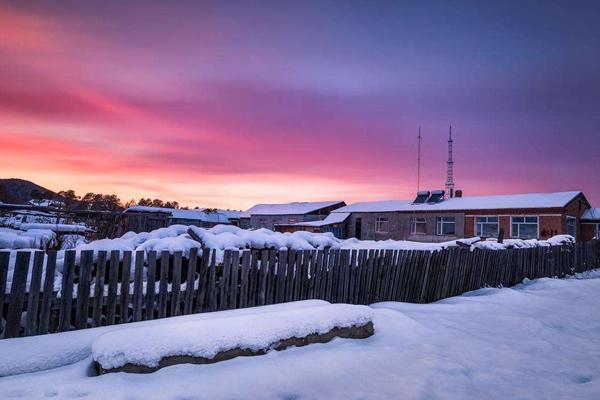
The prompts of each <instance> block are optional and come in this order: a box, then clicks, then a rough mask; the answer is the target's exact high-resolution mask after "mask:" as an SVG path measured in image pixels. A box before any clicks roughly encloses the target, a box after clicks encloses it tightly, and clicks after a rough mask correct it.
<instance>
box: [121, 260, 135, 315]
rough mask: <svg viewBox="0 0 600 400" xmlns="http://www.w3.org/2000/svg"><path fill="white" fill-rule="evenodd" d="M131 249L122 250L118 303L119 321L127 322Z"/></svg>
mask: <svg viewBox="0 0 600 400" xmlns="http://www.w3.org/2000/svg"><path fill="white" fill-rule="evenodd" d="M131 257H132V253H131V251H125V252H123V269H122V270H121V302H120V304H119V323H120V324H123V323H126V322H129V283H130V282H131Z"/></svg>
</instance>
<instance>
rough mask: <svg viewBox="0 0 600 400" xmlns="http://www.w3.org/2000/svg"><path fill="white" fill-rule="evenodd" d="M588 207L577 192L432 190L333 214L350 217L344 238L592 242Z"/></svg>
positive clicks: (353, 207) (361, 205) (355, 206)
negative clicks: (449, 194) (448, 194)
mask: <svg viewBox="0 0 600 400" xmlns="http://www.w3.org/2000/svg"><path fill="white" fill-rule="evenodd" d="M589 209H590V204H589V202H588V201H587V199H586V198H585V196H584V195H583V193H582V192H578V191H575V192H558V193H530V194H515V195H500V196H472V197H462V192H461V191H457V192H456V197H453V198H445V193H444V191H434V192H431V193H430V192H419V195H418V196H417V198H416V199H415V200H412V201H409V200H392V201H373V202H361V203H354V204H350V205H348V206H346V207H342V208H338V209H336V210H334V211H333V213H334V214H335V213H342V214H344V215H345V214H349V216H348V217H345V218H344V221H345V224H346V226H345V230H346V235H345V236H346V237H356V238H358V239H361V240H387V239H393V240H411V241H420V242H444V241H448V240H454V239H457V238H464V237H473V236H480V237H482V238H496V237H498V235H499V234H500V232H501V231H502V232H503V234H504V238H520V239H547V238H549V237H552V236H554V235H558V234H569V235H572V236H574V237H575V238H576V239H579V240H590V239H592V238H593V237H594V235H595V234H597V232H596V233H595V234H592V233H590V229H588V228H584V227H583V225H584V224H583V222H584V218H583V216H584V214H585V215H590V212H589V211H588V210H589ZM594 215H595V214H594ZM585 222H586V223H587V221H585ZM592 223H593V222H592V221H591V220H590V224H592ZM298 228H300V226H298ZM595 228H596V229H597V226H595Z"/></svg>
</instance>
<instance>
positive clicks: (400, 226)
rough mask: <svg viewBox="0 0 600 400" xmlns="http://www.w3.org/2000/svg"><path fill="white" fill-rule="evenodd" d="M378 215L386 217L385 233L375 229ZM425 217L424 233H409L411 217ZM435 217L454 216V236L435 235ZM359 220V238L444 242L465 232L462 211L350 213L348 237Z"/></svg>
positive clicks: (354, 234) (353, 232)
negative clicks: (386, 229)
mask: <svg viewBox="0 0 600 400" xmlns="http://www.w3.org/2000/svg"><path fill="white" fill-rule="evenodd" d="M378 217H381V218H388V220H389V229H388V232H387V233H381V232H376V231H375V221H376V219H377V218H378ZM413 217H416V218H425V220H426V224H427V225H426V233H425V234H417V235H411V233H410V221H411V218H413ZM436 217H454V219H455V229H456V234H455V235H454V236H438V235H436ZM358 219H360V220H361V223H360V225H361V237H360V238H358V239H361V240H388V239H393V240H411V241H417V242H445V241H448V240H454V239H457V238H462V237H464V234H465V225H464V221H465V216H464V213H457V212H440V213H420V214H407V213H400V212H379V213H371V212H369V213H365V212H362V213H358V212H356V213H351V214H350V217H348V220H347V224H348V225H347V230H348V236H349V237H356V226H357V220H358Z"/></svg>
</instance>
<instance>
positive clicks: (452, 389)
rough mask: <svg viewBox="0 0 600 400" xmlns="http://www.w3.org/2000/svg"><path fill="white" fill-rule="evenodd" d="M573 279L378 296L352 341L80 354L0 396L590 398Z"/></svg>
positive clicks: (593, 297)
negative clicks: (393, 298)
mask: <svg viewBox="0 0 600 400" xmlns="http://www.w3.org/2000/svg"><path fill="white" fill-rule="evenodd" d="M578 278H579V279H564V280H557V279H547V278H544V279H540V280H536V281H530V282H527V283H525V284H521V285H518V286H516V287H513V288H504V289H480V290H478V291H474V292H470V293H467V294H465V295H463V296H459V297H454V298H450V299H446V300H443V301H440V302H438V303H435V304H425V305H423V304H406V303H379V304H375V305H373V306H372V307H373V308H374V314H375V315H374V323H375V335H374V336H372V337H370V338H368V339H365V340H360V341H357V340H338V339H336V340H334V341H333V342H330V343H327V344H316V345H312V346H307V347H302V348H295V349H288V350H285V351H281V352H271V353H269V354H267V355H265V356H260V357H241V358H236V359H233V360H229V361H225V362H221V363H217V364H211V365H179V366H173V367H169V368H165V369H162V370H160V371H158V372H155V373H153V374H148V375H136V374H125V373H118V374H107V375H104V376H99V377H90V376H87V372H88V367H89V365H90V363H91V358H90V357H89V356H88V357H87V358H86V359H84V360H81V361H79V362H76V363H74V364H72V365H68V366H65V367H61V368H57V369H53V370H48V371H42V372H37V373H30V374H24V375H16V376H9V377H4V378H0V393H1V394H2V398H3V399H46V398H48V397H52V398H55V399H72V398H88V399H140V400H141V399H153V400H154V399H257V398H259V399H358V398H360V399H399V398H400V399H514V398H518V399H597V398H598V393H600V339H599V337H600V313H599V312H598V309H599V308H600V270H595V271H590V272H587V273H584V274H582V275H579V276H578ZM581 278H587V279H581ZM212 314H218V313H212ZM188 317H192V316H188ZM188 317H186V318H188ZM150 322H151V323H153V324H156V323H160V322H158V321H150ZM129 326H131V324H130V325H129ZM111 328H112V327H111ZM252 328H253V327H252V326H249V327H248V329H252ZM101 329H105V328H101ZM112 329H114V328H112ZM90 331H93V330H91V329H89V330H84V331H80V332H77V331H75V332H69V333H68V334H69V335H73V336H71V338H75V337H77V335H86V334H88V333H87V332H90ZM58 335H62V334H58ZM51 336H57V335H48V336H45V337H44V336H41V337H31V338H24V339H28V340H29V341H28V342H27V345H25V342H24V341H23V339H10V340H4V341H0V356H1V355H4V354H9V353H11V349H13V348H14V347H18V348H19V351H20V352H22V354H21V357H29V358H31V359H35V358H36V357H37V352H38V350H37V349H40V350H39V351H41V352H44V351H48V350H45V347H44V346H41V345H39V344H38V345H37V346H36V345H35V344H34V343H35V341H40V342H43V341H47V340H48V337H51ZM73 342H75V343H77V340H75V339H73ZM65 344H66V343H65ZM13 350H14V349H13ZM3 362H4V357H0V363H3Z"/></svg>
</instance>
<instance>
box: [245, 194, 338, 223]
mask: <svg viewBox="0 0 600 400" xmlns="http://www.w3.org/2000/svg"><path fill="white" fill-rule="evenodd" d="M345 205H346V203H344V202H343V201H339V200H337V201H305V202H293V203H283V204H257V205H255V206H253V207H251V208H249V209H248V210H246V211H245V212H244V213H243V214H242V215H241V217H240V227H241V228H244V229H259V228H267V229H270V230H276V229H277V228H276V227H277V226H285V225H294V224H297V223H306V222H314V221H322V220H324V219H325V218H326V217H327V216H328V215H329V214H330V213H331V212H332V211H334V210H336V209H339V208H340V207H344V206H345Z"/></svg>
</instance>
